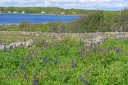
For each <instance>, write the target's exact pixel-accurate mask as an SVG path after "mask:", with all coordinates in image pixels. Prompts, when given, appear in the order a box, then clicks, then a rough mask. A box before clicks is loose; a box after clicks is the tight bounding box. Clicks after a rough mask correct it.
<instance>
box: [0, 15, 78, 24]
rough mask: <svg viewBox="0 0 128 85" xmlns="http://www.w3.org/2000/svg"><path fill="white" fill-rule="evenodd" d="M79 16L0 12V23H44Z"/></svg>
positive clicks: (64, 20)
mask: <svg viewBox="0 0 128 85" xmlns="http://www.w3.org/2000/svg"><path fill="white" fill-rule="evenodd" d="M78 18H79V16H67V15H65V16H64V15H39V14H35V15H34V14H33V15H32V14H0V25H2V24H7V25H11V24H20V23H22V22H29V23H32V24H35V23H45V22H58V21H61V22H70V21H73V20H76V19H78Z"/></svg>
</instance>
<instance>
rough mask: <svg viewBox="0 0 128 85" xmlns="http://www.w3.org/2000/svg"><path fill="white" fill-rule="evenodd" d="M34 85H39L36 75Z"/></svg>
mask: <svg viewBox="0 0 128 85" xmlns="http://www.w3.org/2000/svg"><path fill="white" fill-rule="evenodd" d="M32 85H38V80H37V79H36V75H34V79H33V84H32Z"/></svg>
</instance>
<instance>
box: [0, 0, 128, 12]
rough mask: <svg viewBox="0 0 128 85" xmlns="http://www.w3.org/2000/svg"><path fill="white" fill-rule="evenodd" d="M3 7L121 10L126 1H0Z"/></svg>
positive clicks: (0, 5)
mask: <svg viewBox="0 0 128 85" xmlns="http://www.w3.org/2000/svg"><path fill="white" fill-rule="evenodd" d="M3 6H4V7H8V6H15V7H60V8H65V9H69V8H76V9H92V10H94V9H100V10H122V9H124V8H126V7H128V0H0V7H3Z"/></svg>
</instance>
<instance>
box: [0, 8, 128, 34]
mask: <svg viewBox="0 0 128 85" xmlns="http://www.w3.org/2000/svg"><path fill="white" fill-rule="evenodd" d="M0 30H20V31H42V32H59V33H62V32H63V33H64V32H66V33H85V32H117V31H118V32H122V31H123V32H128V9H124V10H122V11H118V12H113V11H94V12H92V13H91V14H88V15H85V16H81V18H80V19H78V20H75V21H72V22H68V23H62V22H53V23H46V24H29V23H27V22H23V23H22V24H21V25H13V26H4V25H2V26H0Z"/></svg>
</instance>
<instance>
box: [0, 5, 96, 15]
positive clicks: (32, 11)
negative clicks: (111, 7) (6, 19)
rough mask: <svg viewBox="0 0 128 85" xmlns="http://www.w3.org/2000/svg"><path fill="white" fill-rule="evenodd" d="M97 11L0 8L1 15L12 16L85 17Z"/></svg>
mask: <svg viewBox="0 0 128 85" xmlns="http://www.w3.org/2000/svg"><path fill="white" fill-rule="evenodd" d="M93 11H95V10H86V9H74V8H72V9H64V8H58V7H13V6H12V7H0V13H10V14H17V13H20V14H27V13H29V14H53V15H54V14H55V15H60V14H61V15H84V14H90V13H91V12H93Z"/></svg>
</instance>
